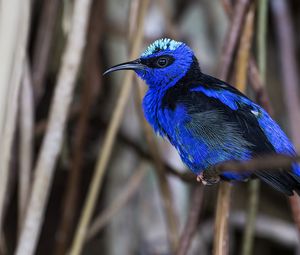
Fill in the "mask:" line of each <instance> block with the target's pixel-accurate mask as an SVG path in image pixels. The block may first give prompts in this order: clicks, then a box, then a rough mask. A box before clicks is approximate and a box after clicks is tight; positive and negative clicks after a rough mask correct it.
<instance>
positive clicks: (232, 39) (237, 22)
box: [219, 0, 251, 80]
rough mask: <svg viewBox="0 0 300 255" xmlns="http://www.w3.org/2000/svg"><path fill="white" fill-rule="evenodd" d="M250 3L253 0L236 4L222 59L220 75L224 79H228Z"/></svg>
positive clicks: (242, 0) (244, 0)
mask: <svg viewBox="0 0 300 255" xmlns="http://www.w3.org/2000/svg"><path fill="white" fill-rule="evenodd" d="M250 3H251V0H240V1H238V2H237V4H236V7H235V10H234V14H233V19H232V21H231V25H230V28H229V32H228V33H227V36H226V39H225V40H224V50H223V53H222V56H221V60H220V67H219V77H220V78H221V79H223V80H227V79H228V76H229V71H230V67H231V64H232V59H233V55H234V52H235V49H236V47H237V43H238V39H239V35H240V32H241V29H242V26H243V24H244V19H245V15H246V12H247V10H248V8H249V6H250Z"/></svg>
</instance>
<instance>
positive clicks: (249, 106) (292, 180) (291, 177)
mask: <svg viewBox="0 0 300 255" xmlns="http://www.w3.org/2000/svg"><path fill="white" fill-rule="evenodd" d="M207 81H208V83H202V84H201V85H200V86H193V87H192V88H191V92H198V93H200V94H201V93H202V95H205V96H206V97H209V98H210V100H211V101H210V102H213V104H214V106H217V107H218V108H222V106H221V105H223V110H224V109H226V110H225V112H226V115H227V116H228V117H229V119H230V120H232V121H234V122H235V123H239V125H238V126H239V128H240V130H241V131H243V135H244V137H245V138H246V140H247V141H248V142H250V143H252V144H254V145H255V148H254V151H253V152H254V153H253V156H256V155H258V156H259V155H261V154H263V153H272V152H276V153H281V154H286V155H295V150H294V147H293V144H292V143H291V142H290V140H289V139H288V137H287V136H286V135H285V133H284V132H283V131H282V130H281V128H280V127H279V126H278V124H277V123H276V122H275V121H274V120H273V119H272V118H271V117H270V116H269V114H268V113H267V112H266V111H265V110H264V109H263V108H261V107H260V106H259V105H257V104H255V103H254V102H252V101H251V100H250V99H249V98H247V97H246V96H245V95H243V94H242V93H241V92H239V91H238V90H236V89H235V88H233V87H232V86H230V85H229V84H227V83H222V82H221V81H220V80H217V79H215V81H216V82H215V83H213V81H214V78H213V77H208V78H207ZM196 97H199V94H198V95H197V96H194V98H196ZM200 97H201V96H200ZM202 97H203V96H202ZM192 101H193V100H192ZM216 102H218V103H216ZM220 104H221V105H220ZM189 108H191V109H192V112H193V111H195V112H196V111H199V109H198V110H195V109H194V108H195V106H192V104H190V106H189ZM228 108H230V110H228ZM195 128H196V127H195ZM255 175H256V176H257V177H259V178H260V179H262V180H263V181H265V182H267V183H268V184H270V185H272V186H273V187H274V188H276V189H278V190H280V191H282V192H284V193H285V194H287V195H292V190H293V189H295V190H296V191H298V190H299V187H300V185H299V181H300V180H299V175H300V168H299V166H298V165H294V166H293V172H286V171H283V170H282V171H275V172H274V171H273V172H270V171H268V170H266V171H258V172H255Z"/></svg>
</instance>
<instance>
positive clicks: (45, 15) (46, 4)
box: [31, 0, 61, 105]
mask: <svg viewBox="0 0 300 255" xmlns="http://www.w3.org/2000/svg"><path fill="white" fill-rule="evenodd" d="M60 3H61V1H59V0H47V1H42V5H43V6H42V8H41V12H40V17H39V21H38V22H37V24H38V29H37V34H36V39H35V42H34V47H33V57H32V68H31V70H32V81H33V88H34V90H33V91H34V99H35V105H37V103H38V102H39V101H40V98H41V96H42V95H43V93H44V81H45V76H46V70H47V66H48V59H49V55H50V52H51V51H50V50H51V45H52V40H53V34H54V30H55V22H56V21H57V16H58V14H59V11H58V10H59V5H60Z"/></svg>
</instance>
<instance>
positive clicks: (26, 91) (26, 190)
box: [18, 59, 34, 231]
mask: <svg viewBox="0 0 300 255" xmlns="http://www.w3.org/2000/svg"><path fill="white" fill-rule="evenodd" d="M20 97H21V99H20V114H19V115H20V116H19V118H20V153H19V157H20V159H19V161H20V167H19V193H18V194H19V224H18V225H19V231H21V228H22V225H23V219H24V216H25V212H26V208H27V202H28V198H29V194H30V186H31V170H32V158H33V155H32V153H33V148H34V139H33V129H34V128H33V125H34V124H33V123H34V103H33V92H32V79H31V72H30V67H29V62H28V59H27V60H26V63H25V68H24V71H23V80H22V88H21V93H20Z"/></svg>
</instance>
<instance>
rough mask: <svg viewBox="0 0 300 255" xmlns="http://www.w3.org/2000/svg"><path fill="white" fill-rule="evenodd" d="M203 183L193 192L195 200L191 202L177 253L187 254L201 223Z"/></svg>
mask: <svg viewBox="0 0 300 255" xmlns="http://www.w3.org/2000/svg"><path fill="white" fill-rule="evenodd" d="M203 191H204V187H203V185H199V184H198V185H196V187H195V188H194V190H193V191H192V192H191V193H192V194H193V200H192V202H191V208H190V209H189V213H188V218H187V222H186V224H185V226H184V229H183V232H182V234H181V237H180V241H179V245H178V248H177V250H176V255H185V254H187V252H188V249H189V247H190V245H191V242H192V240H193V237H194V234H195V233H196V231H197V228H198V225H199V216H200V211H201V206H202V201H203V193H204V192H203Z"/></svg>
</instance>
